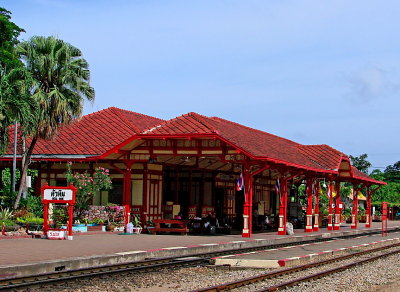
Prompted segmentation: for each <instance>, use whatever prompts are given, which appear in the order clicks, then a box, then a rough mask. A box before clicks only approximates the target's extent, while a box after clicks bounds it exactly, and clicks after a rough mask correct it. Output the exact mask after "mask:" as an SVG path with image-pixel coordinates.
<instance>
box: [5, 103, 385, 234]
mask: <svg viewBox="0 0 400 292" xmlns="http://www.w3.org/2000/svg"><path fill="white" fill-rule="evenodd" d="M10 137H12V135H10ZM10 140H11V143H10V149H9V150H8V152H7V153H6V154H5V155H3V156H2V157H0V169H3V168H5V167H10V166H11V161H12V149H11V145H12V139H10ZM20 157H21V156H20V155H19V158H20ZM68 162H72V163H73V164H72V169H73V170H74V171H82V172H84V171H88V172H91V171H93V170H94V169H95V168H96V167H99V166H101V167H104V168H107V169H109V171H110V176H111V178H112V184H113V188H112V189H111V190H108V191H101V192H100V193H97V194H95V196H94V198H93V202H92V204H93V205H106V204H107V203H114V204H117V205H127V206H129V208H130V211H131V214H138V215H139V216H140V217H141V221H142V222H146V221H148V220H154V219H159V218H166V217H167V216H173V215H174V214H175V213H177V212H179V211H180V212H182V214H183V217H184V218H193V217H204V216H207V215H208V214H209V213H214V214H215V215H216V216H217V217H218V218H221V217H224V218H225V219H226V220H228V221H229V222H230V224H236V225H237V227H238V228H240V229H241V230H242V235H243V237H250V236H251V234H252V230H253V228H255V226H253V224H257V223H256V222H257V221H255V220H254V218H253V216H262V215H268V216H270V217H276V218H277V219H276V220H277V221H278V222H277V223H278V224H277V226H278V234H286V222H287V220H288V218H289V216H291V214H292V213H293V212H298V208H297V205H295V204H292V203H293V202H292V197H294V196H295V193H296V187H298V186H299V185H300V184H305V185H306V201H307V206H306V212H305V213H306V214H305V220H304V221H305V224H304V225H305V226H304V228H305V230H306V231H307V232H312V231H315V230H318V228H319V223H318V222H320V220H319V219H320V218H319V217H318V216H319V210H318V205H319V204H318V201H319V196H320V192H319V187H320V183H321V182H322V181H323V182H324V183H325V182H326V184H327V185H329V187H328V189H329V190H330V191H331V193H332V191H335V193H336V196H335V197H334V198H333V197H332V196H331V197H332V199H331V200H332V201H331V203H330V204H329V222H328V229H331V230H333V229H340V219H339V218H340V214H341V205H342V204H341V200H340V187H339V185H340V182H348V183H352V184H353V185H354V195H353V196H354V198H355V200H354V201H356V199H357V193H358V191H359V189H360V188H361V187H364V188H366V189H367V193H366V198H367V210H366V213H367V223H366V224H367V225H366V226H367V227H368V226H370V223H371V201H372V194H373V192H374V190H376V189H377V188H378V187H379V185H382V184H384V183H383V182H380V181H376V180H374V179H372V178H370V177H369V176H367V175H366V174H364V173H362V172H360V171H358V170H357V169H356V168H355V167H353V166H352V165H351V162H350V159H349V157H348V156H347V155H345V154H343V153H342V152H340V151H338V150H336V149H333V148H332V147H330V146H328V145H302V144H299V143H296V142H293V141H291V140H288V139H285V138H282V137H278V136H276V135H272V134H269V133H266V132H263V131H260V130H257V129H253V128H249V127H246V126H244V125H241V124H238V123H235V122H232V121H228V120H225V119H222V118H219V117H206V116H203V115H200V114H197V113H188V114H184V115H182V116H179V117H176V118H173V119H171V120H162V119H159V118H156V117H151V116H147V115H143V114H139V113H135V112H132V111H127V110H123V109H119V108H115V107H111V108H107V109H104V110H101V111H98V112H95V113H92V114H89V115H86V116H83V117H82V118H81V119H79V120H78V121H76V122H74V123H73V124H71V125H69V126H66V127H64V128H62V129H61V131H60V132H59V134H58V136H57V137H56V138H55V139H54V140H53V141H44V140H39V141H38V142H37V145H36V147H35V150H34V154H33V157H32V164H31V166H30V167H31V168H34V169H37V170H38V176H39V177H38V179H37V185H36V186H35V187H36V188H35V189H36V192H37V194H40V187H41V186H43V185H44V184H45V183H46V182H48V184H49V185H50V186H62V185H65V184H66V177H65V172H66V164H67V163H68ZM354 206H358V203H357V202H355V204H354ZM356 214H357V208H356V207H354V210H353V217H354V218H353V222H352V227H354V228H356V227H357V216H356Z"/></svg>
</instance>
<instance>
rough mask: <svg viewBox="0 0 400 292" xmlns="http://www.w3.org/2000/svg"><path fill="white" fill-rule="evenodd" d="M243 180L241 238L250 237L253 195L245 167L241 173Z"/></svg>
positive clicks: (249, 176) (248, 171) (247, 169)
mask: <svg viewBox="0 0 400 292" xmlns="http://www.w3.org/2000/svg"><path fill="white" fill-rule="evenodd" d="M243 180H244V206H243V231H242V237H250V236H251V233H252V232H251V225H252V224H251V220H252V203H253V202H252V195H253V186H252V183H251V181H252V179H251V175H250V169H249V168H248V167H247V166H245V167H244V172H243Z"/></svg>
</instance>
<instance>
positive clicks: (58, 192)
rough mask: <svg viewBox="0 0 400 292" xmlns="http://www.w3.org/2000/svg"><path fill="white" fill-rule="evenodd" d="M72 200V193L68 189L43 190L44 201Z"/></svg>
mask: <svg viewBox="0 0 400 292" xmlns="http://www.w3.org/2000/svg"><path fill="white" fill-rule="evenodd" d="M72 198H73V191H72V190H68V189H45V190H44V194H43V199H44V200H49V201H60V203H62V202H65V201H71V200H72Z"/></svg>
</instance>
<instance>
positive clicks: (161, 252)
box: [0, 221, 400, 278]
mask: <svg viewBox="0 0 400 292" xmlns="http://www.w3.org/2000/svg"><path fill="white" fill-rule="evenodd" d="M388 227H389V228H392V229H396V230H400V222H399V221H389V223H388ZM380 228H381V223H379V222H376V223H375V222H374V223H373V225H372V228H368V229H367V228H364V227H363V224H360V227H359V229H350V226H349V225H343V226H342V228H341V230H338V231H328V230H327V229H326V228H321V229H320V231H319V232H312V233H305V232H304V230H301V229H295V234H294V235H285V236H282V235H277V233H276V232H266V233H257V234H253V236H252V238H242V237H241V235H240V234H238V235H216V236H199V235H197V236H196V235H188V236H182V235H149V234H140V235H118V234H117V233H114V234H113V233H101V234H92V235H90V234H85V235H83V234H82V235H75V236H74V239H73V240H71V241H70V240H45V239H33V238H20V239H2V240H0V247H1V248H0V277H1V278H7V277H13V276H17V275H30V274H35V273H47V272H53V271H55V270H57V269H60V268H62V269H64V270H71V269H77V268H84V267H91V266H101V265H107V264H113V263H124V262H133V261H140V260H144V259H146V258H156V257H166V256H188V255H191V254H196V253H204V252H214V251H220V250H226V249H236V248H243V247H256V246H264V245H272V244H279V243H289V242H303V241H308V240H310V239H318V238H331V237H332V238H333V237H337V236H340V235H344V234H350V233H352V234H353V233H354V234H361V233H364V232H369V231H370V230H380Z"/></svg>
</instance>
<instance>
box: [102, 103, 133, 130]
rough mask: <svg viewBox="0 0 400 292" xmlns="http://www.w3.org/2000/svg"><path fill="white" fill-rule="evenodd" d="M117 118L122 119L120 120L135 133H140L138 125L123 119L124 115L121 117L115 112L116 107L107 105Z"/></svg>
mask: <svg viewBox="0 0 400 292" xmlns="http://www.w3.org/2000/svg"><path fill="white" fill-rule="evenodd" d="M108 109H109V110H110V111H111V112H112V113H113V114H114V115H115V116H116V117H117V118H119V119H120V120H122V122H124V123H125V124H126V125H127V126H128V127H129V128H131V129H132V130H133V132H135V133H140V130H139V128H138V127H136V126H135V125H134V124H132V123H131V122H130V121H128V120H127V119H125V118H124V117H122V116H121V115H119V114H117V113H116V110H119V109H118V108H116V107H109V108H108Z"/></svg>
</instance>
